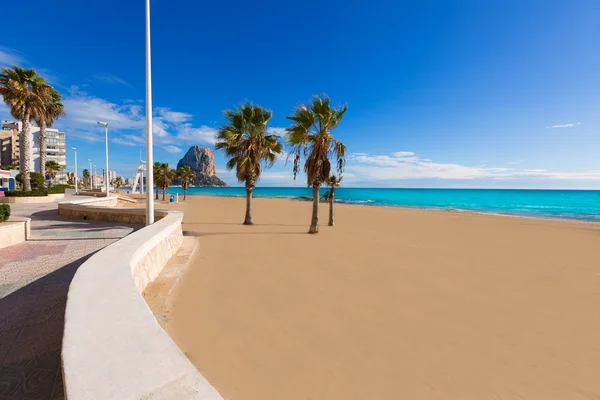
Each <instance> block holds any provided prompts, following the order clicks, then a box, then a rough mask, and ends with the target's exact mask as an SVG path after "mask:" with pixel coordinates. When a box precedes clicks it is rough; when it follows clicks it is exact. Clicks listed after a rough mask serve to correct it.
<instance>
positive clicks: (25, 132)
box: [0, 65, 51, 191]
mask: <svg viewBox="0 0 600 400" xmlns="http://www.w3.org/2000/svg"><path fill="white" fill-rule="evenodd" d="M50 88H51V87H50V86H49V85H48V84H47V83H46V80H45V79H44V78H42V77H40V76H38V75H37V73H36V72H35V70H34V69H23V68H21V67H18V66H16V65H15V66H13V68H4V69H3V70H2V73H1V74H0V94H1V95H2V97H3V98H4V102H5V103H6V104H7V105H8V107H9V108H10V113H11V115H12V116H13V117H14V118H16V119H18V120H20V121H21V122H22V123H23V128H22V135H21V160H20V161H21V173H22V174H23V190H25V191H29V190H31V182H30V180H29V170H30V165H29V164H30V162H31V138H30V137H29V125H30V122H31V119H32V118H33V117H34V116H35V115H38V114H40V112H41V110H42V109H43V108H44V106H45V104H47V103H48V102H50V101H51V96H50Z"/></svg>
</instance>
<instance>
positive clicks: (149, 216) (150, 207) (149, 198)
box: [146, 0, 154, 225]
mask: <svg viewBox="0 0 600 400" xmlns="http://www.w3.org/2000/svg"><path fill="white" fill-rule="evenodd" d="M153 158H154V154H153V153H152V73H151V68H150V0H146V182H147V183H146V225H151V224H153V223H154V185H153V183H154V171H152V165H153V164H154V162H153Z"/></svg>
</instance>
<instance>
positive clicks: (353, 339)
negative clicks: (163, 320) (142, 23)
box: [167, 197, 600, 400]
mask: <svg viewBox="0 0 600 400" xmlns="http://www.w3.org/2000/svg"><path fill="white" fill-rule="evenodd" d="M169 207H171V208H176V209H180V210H183V211H184V212H185V218H184V226H183V228H184V231H186V232H187V234H189V235H194V236H197V237H198V240H199V249H198V251H196V253H195V258H194V259H193V261H192V263H191V266H190V267H189V268H188V269H187V270H186V271H185V273H184V276H183V278H182V279H181V280H180V283H179V284H178V285H177V287H176V288H175V290H174V291H173V292H172V295H171V296H170V297H169V299H168V308H169V314H168V315H169V318H168V328H167V330H168V332H169V334H170V335H171V336H172V337H173V339H174V340H175V342H176V343H177V344H178V345H179V346H180V347H181V349H182V350H183V351H184V352H185V353H186V354H187V355H188V357H189V358H190V360H191V361H192V362H193V363H194V365H195V366H196V367H197V368H198V369H199V370H200V372H201V373H202V374H203V375H204V376H205V377H206V378H207V380H208V381H209V382H210V383H211V384H212V385H213V386H214V387H215V388H216V389H217V390H218V391H219V392H220V393H221V394H222V395H223V397H224V398H225V399H228V400H229V399H235V400H259V399H260V400H282V399H286V400H296V399H340V400H342V399H343V400H351V399H473V400H482V399H544V400H547V399H599V398H600V225H599V224H590V223H578V222H567V221H550V220H536V219H527V218H516V217H502V216H490V215H477V214H472V213H459V212H444V211H431V210H408V209H399V208H384V207H365V206H351V205H339V204H338V205H336V213H337V215H336V216H337V226H335V227H333V228H331V227H328V226H326V222H327V211H328V210H327V207H326V205H325V204H322V207H321V222H325V224H324V225H323V224H321V228H320V229H321V232H320V233H319V234H318V235H308V234H306V232H307V230H308V224H309V222H310V212H311V203H309V202H302V201H292V200H282V199H255V201H254V222H255V223H256V225H255V226H252V227H249V226H242V225H241V224H240V223H241V221H242V220H243V216H244V199H242V198H216V197H194V198H188V201H187V204H184V205H175V206H172V205H169Z"/></svg>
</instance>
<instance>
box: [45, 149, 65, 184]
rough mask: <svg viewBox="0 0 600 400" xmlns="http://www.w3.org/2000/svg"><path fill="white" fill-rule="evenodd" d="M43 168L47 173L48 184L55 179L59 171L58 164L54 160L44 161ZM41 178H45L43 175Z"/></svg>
mask: <svg viewBox="0 0 600 400" xmlns="http://www.w3.org/2000/svg"><path fill="white" fill-rule="evenodd" d="M40 155H41V152H40ZM44 167H45V170H46V171H47V172H48V175H50V182H52V179H54V178H56V173H57V172H59V171H60V170H61V166H60V164H59V163H57V162H56V161H54V160H48V161H46V163H45V165H44ZM43 176H44V179H45V178H46V176H45V175H43Z"/></svg>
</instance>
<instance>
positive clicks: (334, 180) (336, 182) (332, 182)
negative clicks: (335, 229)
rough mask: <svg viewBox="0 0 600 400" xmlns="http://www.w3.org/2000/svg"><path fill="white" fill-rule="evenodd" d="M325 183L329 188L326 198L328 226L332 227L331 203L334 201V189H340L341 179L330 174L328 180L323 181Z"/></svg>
mask: <svg viewBox="0 0 600 400" xmlns="http://www.w3.org/2000/svg"><path fill="white" fill-rule="evenodd" d="M325 183H326V184H327V186H329V187H330V189H329V194H328V196H327V200H329V226H334V225H335V223H334V221H333V202H334V201H335V188H336V187H340V184H341V183H342V177H341V176H340V177H339V178H338V177H337V176H335V175H333V174H332V175H331V176H330V177H329V178H327V181H325Z"/></svg>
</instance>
